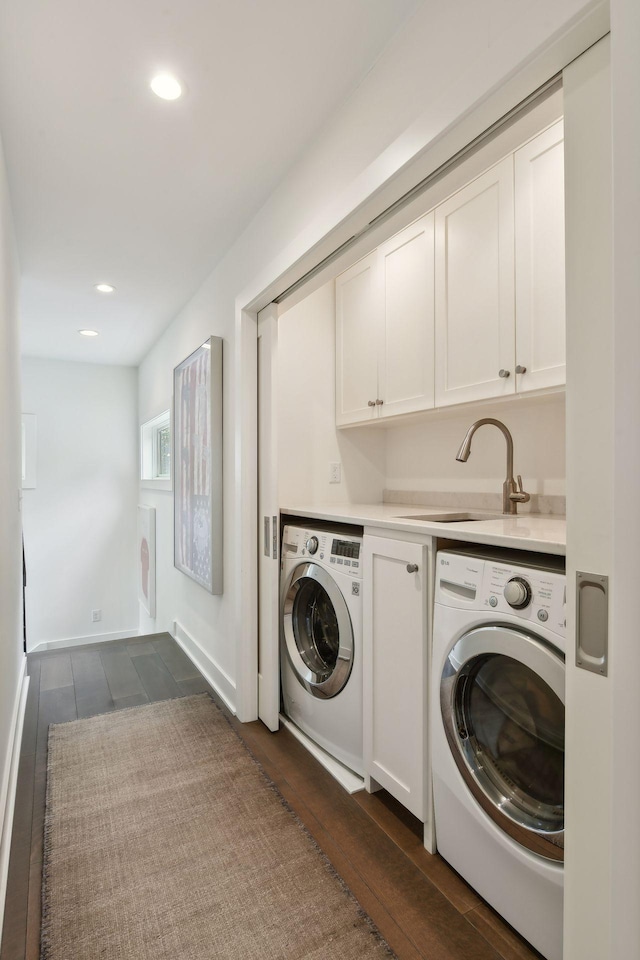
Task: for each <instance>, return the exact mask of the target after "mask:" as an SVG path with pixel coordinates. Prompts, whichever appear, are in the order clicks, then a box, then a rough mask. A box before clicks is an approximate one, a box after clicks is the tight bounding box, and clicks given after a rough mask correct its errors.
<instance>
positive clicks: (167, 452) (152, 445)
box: [140, 410, 171, 486]
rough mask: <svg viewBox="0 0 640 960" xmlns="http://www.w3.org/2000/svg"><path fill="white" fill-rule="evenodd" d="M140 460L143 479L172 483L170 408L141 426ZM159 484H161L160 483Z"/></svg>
mask: <svg viewBox="0 0 640 960" xmlns="http://www.w3.org/2000/svg"><path fill="white" fill-rule="evenodd" d="M140 460H141V472H140V477H141V479H142V480H148V481H153V483H154V486H155V485H156V482H157V481H163V483H162V486H164V485H165V484H168V485H170V483H171V420H170V414H169V411H168V410H165V412H164V413H161V414H160V416H159V417H154V418H153V420H147V422H146V423H143V424H142V426H141V427H140ZM158 485H160V484H159V483H158Z"/></svg>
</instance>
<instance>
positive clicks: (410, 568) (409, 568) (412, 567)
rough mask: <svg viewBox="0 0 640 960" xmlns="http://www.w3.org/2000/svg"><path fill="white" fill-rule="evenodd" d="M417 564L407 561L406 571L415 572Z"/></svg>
mask: <svg viewBox="0 0 640 960" xmlns="http://www.w3.org/2000/svg"><path fill="white" fill-rule="evenodd" d="M417 572H418V564H417V563H408V564H407V573H417Z"/></svg>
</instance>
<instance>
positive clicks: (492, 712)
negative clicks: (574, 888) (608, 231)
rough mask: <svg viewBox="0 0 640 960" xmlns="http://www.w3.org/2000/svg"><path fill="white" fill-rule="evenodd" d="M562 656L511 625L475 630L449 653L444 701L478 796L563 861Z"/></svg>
mask: <svg viewBox="0 0 640 960" xmlns="http://www.w3.org/2000/svg"><path fill="white" fill-rule="evenodd" d="M564 680H565V668H564V659H563V657H562V655H561V654H560V652H559V651H556V650H555V649H553V648H551V647H549V646H547V644H546V643H544V641H542V640H540V639H538V638H536V637H534V636H532V635H531V634H528V633H525V632H523V631H520V630H517V629H512V628H510V627H507V626H483V627H477V628H475V629H473V630H470V631H469V632H468V633H466V634H465V635H464V636H463V637H461V638H460V640H458V642H457V643H456V644H455V645H454V647H453V648H452V649H451V651H450V652H449V655H448V657H447V660H446V662H445V665H444V670H443V673H442V678H441V685H440V707H441V711H442V720H443V723H444V728H445V732H446V735H447V740H448V742H449V747H450V749H451V751H452V754H453V757H454V759H455V762H456V765H457V767H458V769H459V771H460V773H461V774H462V777H463V779H464V781H465V783H466V785H467V787H468V789H469V790H470V791H471V793H472V794H473V796H474V797H475V799H476V800H477V802H478V803H479V804H480V805H481V806H482V808H483V809H484V811H485V812H486V813H487V814H488V815H489V816H490V817H491V818H492V819H493V820H494V822H495V823H496V824H497V825H498V826H499V827H500V828H501V829H502V830H503V831H504V832H505V833H507V834H508V835H509V836H511V837H512V838H513V839H514V840H516V841H517V842H518V843H520V844H522V845H523V846H525V847H527V848H528V849H530V850H532V851H533V852H535V853H537V854H538V855H540V856H542V857H546V858H547V859H550V860H556V861H558V860H560V861H561V860H563V859H564Z"/></svg>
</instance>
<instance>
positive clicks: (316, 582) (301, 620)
mask: <svg viewBox="0 0 640 960" xmlns="http://www.w3.org/2000/svg"><path fill="white" fill-rule="evenodd" d="M282 624H283V633H284V641H285V645H286V649H287V655H288V657H289V662H290V663H291V666H292V667H293V671H294V673H295V675H296V677H297V678H298V680H299V681H300V683H301V684H302V685H303V687H305V689H306V690H308V691H309V693H311V694H313V696H314V697H319V698H322V699H328V698H330V697H335V696H336V695H337V694H338V693H340V691H341V690H342V689H343V688H344V686H345V684H346V683H347V681H348V679H349V675H350V673H351V668H352V666H353V651H354V644H353V628H352V625H351V617H350V616H349V610H348V608H347V604H346V602H345V599H344V596H343V594H342V591H341V590H340V588H339V587H338V585H337V583H336V581H335V580H334V579H333V577H331V575H330V574H329V573H327V571H326V570H325V569H324V568H323V567H321V566H319V565H318V564H317V563H309V562H306V563H301V564H299V565H298V566H297V567H295V569H294V571H293V573H292V575H291V578H290V579H289V581H288V583H287V585H286V588H285V594H284V598H283V618H282Z"/></svg>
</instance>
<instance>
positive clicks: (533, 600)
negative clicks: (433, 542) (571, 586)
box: [431, 548, 566, 960]
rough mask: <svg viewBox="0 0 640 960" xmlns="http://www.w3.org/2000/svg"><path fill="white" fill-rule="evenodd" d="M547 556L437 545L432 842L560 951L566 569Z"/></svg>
mask: <svg viewBox="0 0 640 960" xmlns="http://www.w3.org/2000/svg"><path fill="white" fill-rule="evenodd" d="M480 549H481V548H480ZM478 552H480V551H478ZM554 561H555V558H550V561H549V568H547V569H545V568H544V560H543V559H542V558H540V560H535V561H534V562H535V563H536V566H530V565H529V564H528V562H522V561H519V560H518V561H516V563H513V562H511V561H510V560H500V559H492V558H490V557H488V556H484V557H480V556H471V555H467V554H464V553H454V552H440V553H438V555H437V557H436V590H435V609H434V623H433V670H432V690H431V693H432V696H431V732H432V763H433V792H434V807H435V829H436V843H437V847H438V851H439V853H440V854H441V856H442V857H443V858H444V859H445V860H447V861H448V862H449V863H450V864H451V865H452V866H453V867H454V868H455V869H456V870H457V871H458V873H460V874H461V875H462V876H463V877H464V878H465V880H467V882H468V883H470V884H471V886H472V887H474V888H475V889H476V890H477V891H478V893H479V894H480V895H481V896H482V897H484V899H485V900H487V901H488V902H489V903H490V904H491V906H493V907H494V908H495V909H496V910H497V911H498V913H499V914H501V916H502V917H504V919H505V920H506V921H507V922H508V923H510V924H511V925H512V926H513V927H514V928H515V929H516V930H518V931H519V933H521V934H522V936H523V937H525V938H526V939H527V940H528V941H529V942H530V943H531V944H532V945H533V946H534V947H535V948H536V949H537V950H539V951H540V953H542V954H543V956H545V957H547V958H548V960H561V957H562V929H563V924H562V908H563V851H564V729H565V725H564V687H565V665H564V655H565V625H566V620H565V617H566V612H565V611H566V580H565V576H564V572H563V571H562V569H560V567H561V565H560V564H558V568H556V564H555V562H554ZM538 564H539V565H538Z"/></svg>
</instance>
